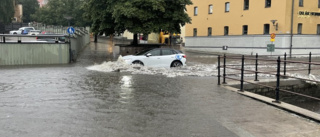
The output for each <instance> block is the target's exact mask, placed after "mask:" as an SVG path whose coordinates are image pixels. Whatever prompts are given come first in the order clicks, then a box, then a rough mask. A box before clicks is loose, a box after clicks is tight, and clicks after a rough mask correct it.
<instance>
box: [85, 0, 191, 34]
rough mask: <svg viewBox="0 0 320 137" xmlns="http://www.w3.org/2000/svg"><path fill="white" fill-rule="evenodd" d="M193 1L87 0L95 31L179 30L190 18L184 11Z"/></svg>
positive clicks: (107, 32) (88, 14) (139, 31)
mask: <svg viewBox="0 0 320 137" xmlns="http://www.w3.org/2000/svg"><path fill="white" fill-rule="evenodd" d="M190 4H192V2H191V0H88V2H87V3H86V5H87V6H86V7H87V8H86V12H87V13H86V14H87V16H90V19H91V21H92V22H93V24H92V26H93V28H94V29H93V31H94V32H96V33H106V34H112V33H121V32H122V31H123V30H128V31H130V32H132V33H145V34H148V33H151V32H159V31H160V29H162V30H167V31H169V32H176V33H180V31H181V30H180V27H181V26H184V25H185V23H190V21H191V19H190V17H189V16H188V14H187V13H186V12H185V6H186V5H190Z"/></svg>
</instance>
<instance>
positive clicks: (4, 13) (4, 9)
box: [0, 0, 14, 23]
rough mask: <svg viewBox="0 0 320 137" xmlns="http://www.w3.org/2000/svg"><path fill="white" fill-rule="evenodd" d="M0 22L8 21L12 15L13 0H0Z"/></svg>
mask: <svg viewBox="0 0 320 137" xmlns="http://www.w3.org/2000/svg"><path fill="white" fill-rule="evenodd" d="M0 3H1V4H0V22H2V23H10V22H11V21H12V18H13V16H14V0H1V2H0Z"/></svg>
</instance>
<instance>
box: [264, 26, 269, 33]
mask: <svg viewBox="0 0 320 137" xmlns="http://www.w3.org/2000/svg"><path fill="white" fill-rule="evenodd" d="M269 33H270V24H264V32H263V34H269Z"/></svg>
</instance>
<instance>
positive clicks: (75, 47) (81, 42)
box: [71, 33, 90, 58]
mask: <svg viewBox="0 0 320 137" xmlns="http://www.w3.org/2000/svg"><path fill="white" fill-rule="evenodd" d="M89 43H90V34H89V33H88V34H82V35H77V34H75V35H74V37H71V50H72V53H73V56H74V58H77V57H78V55H79V54H80V52H81V51H82V49H83V48H84V47H85V46H87V45H88V44H89Z"/></svg>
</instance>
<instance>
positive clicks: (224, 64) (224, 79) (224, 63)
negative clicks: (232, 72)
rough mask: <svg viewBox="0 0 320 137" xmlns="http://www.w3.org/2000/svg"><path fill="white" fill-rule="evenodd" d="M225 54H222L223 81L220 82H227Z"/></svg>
mask: <svg viewBox="0 0 320 137" xmlns="http://www.w3.org/2000/svg"><path fill="white" fill-rule="evenodd" d="M226 76H227V75H226V54H224V55H223V83H222V84H227V83H226Z"/></svg>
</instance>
